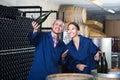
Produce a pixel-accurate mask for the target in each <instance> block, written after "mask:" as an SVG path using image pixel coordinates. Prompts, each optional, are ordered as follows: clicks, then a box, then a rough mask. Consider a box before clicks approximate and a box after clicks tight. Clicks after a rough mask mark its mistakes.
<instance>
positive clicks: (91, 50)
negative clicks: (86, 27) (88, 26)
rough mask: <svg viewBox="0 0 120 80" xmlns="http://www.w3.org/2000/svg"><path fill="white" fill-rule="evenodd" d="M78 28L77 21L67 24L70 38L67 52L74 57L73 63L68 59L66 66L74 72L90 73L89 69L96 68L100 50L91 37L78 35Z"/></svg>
mask: <svg viewBox="0 0 120 80" xmlns="http://www.w3.org/2000/svg"><path fill="white" fill-rule="evenodd" d="M79 30H80V29H79V26H78V24H77V23H75V22H71V23H69V24H68V35H69V36H70V37H71V39H72V40H71V41H70V42H69V43H68V44H67V47H68V50H69V52H68V54H69V55H70V56H72V58H73V59H74V61H73V60H72V62H73V63H71V62H70V61H69V63H68V67H69V69H71V70H72V71H73V72H75V73H86V74H90V71H91V70H92V69H95V68H96V62H97V60H98V59H99V53H101V51H100V49H99V48H98V47H97V46H96V45H95V44H94V43H93V42H92V40H91V39H89V38H86V37H83V36H82V35H79V34H78V31H79Z"/></svg>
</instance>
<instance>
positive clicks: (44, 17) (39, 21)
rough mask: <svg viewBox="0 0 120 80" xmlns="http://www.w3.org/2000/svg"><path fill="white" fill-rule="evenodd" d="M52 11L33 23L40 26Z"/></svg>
mask: <svg viewBox="0 0 120 80" xmlns="http://www.w3.org/2000/svg"><path fill="white" fill-rule="evenodd" d="M52 12H53V11H52V10H51V11H49V12H48V13H45V14H43V15H41V16H39V17H38V18H37V19H35V21H36V22H37V23H38V24H42V23H43V22H44V21H45V20H46V19H47V18H48V16H49V15H50V14H51V13H52Z"/></svg>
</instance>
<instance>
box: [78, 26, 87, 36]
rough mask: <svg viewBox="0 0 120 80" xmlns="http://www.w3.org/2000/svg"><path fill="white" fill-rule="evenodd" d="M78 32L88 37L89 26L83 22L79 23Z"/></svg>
mask: <svg viewBox="0 0 120 80" xmlns="http://www.w3.org/2000/svg"><path fill="white" fill-rule="evenodd" d="M79 27H80V34H81V35H82V36H85V37H89V28H88V26H87V25H85V24H79Z"/></svg>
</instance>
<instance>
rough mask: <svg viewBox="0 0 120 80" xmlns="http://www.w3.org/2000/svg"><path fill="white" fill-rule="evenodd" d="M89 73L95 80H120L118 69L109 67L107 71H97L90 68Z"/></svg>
mask: <svg viewBox="0 0 120 80" xmlns="http://www.w3.org/2000/svg"><path fill="white" fill-rule="evenodd" d="M91 74H92V75H93V76H94V78H95V80H120V69H109V72H108V73H97V70H92V71H91Z"/></svg>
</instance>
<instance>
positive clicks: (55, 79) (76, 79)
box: [46, 73, 94, 80]
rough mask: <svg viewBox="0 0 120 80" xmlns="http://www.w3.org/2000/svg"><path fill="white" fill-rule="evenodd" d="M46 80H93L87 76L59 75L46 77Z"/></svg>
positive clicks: (90, 76)
mask: <svg viewBox="0 0 120 80" xmlns="http://www.w3.org/2000/svg"><path fill="white" fill-rule="evenodd" d="M46 80H94V78H93V76H92V75H89V74H77V73H60V74H52V75H48V76H47V79H46Z"/></svg>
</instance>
